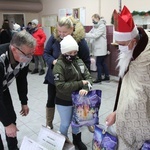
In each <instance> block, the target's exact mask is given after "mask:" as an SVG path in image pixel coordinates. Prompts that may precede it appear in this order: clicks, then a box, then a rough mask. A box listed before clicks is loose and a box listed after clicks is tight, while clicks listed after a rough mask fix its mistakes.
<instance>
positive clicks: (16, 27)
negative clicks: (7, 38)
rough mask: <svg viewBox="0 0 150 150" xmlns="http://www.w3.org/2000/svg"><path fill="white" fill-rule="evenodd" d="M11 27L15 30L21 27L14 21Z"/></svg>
mask: <svg viewBox="0 0 150 150" xmlns="http://www.w3.org/2000/svg"><path fill="white" fill-rule="evenodd" d="M13 29H14V30H15V31H18V30H20V29H21V27H20V25H19V24H17V23H15V24H13Z"/></svg>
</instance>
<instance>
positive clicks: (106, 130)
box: [92, 125, 118, 150]
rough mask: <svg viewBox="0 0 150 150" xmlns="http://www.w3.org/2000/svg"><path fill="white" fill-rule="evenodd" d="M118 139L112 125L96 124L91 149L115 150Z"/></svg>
mask: <svg viewBox="0 0 150 150" xmlns="http://www.w3.org/2000/svg"><path fill="white" fill-rule="evenodd" d="M117 146H118V139H117V136H116V133H115V131H114V128H113V126H110V127H107V126H104V125H96V126H95V130H94V137H93V143H92V150H117Z"/></svg>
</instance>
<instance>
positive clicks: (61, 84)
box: [53, 63, 83, 95]
mask: <svg viewBox="0 0 150 150" xmlns="http://www.w3.org/2000/svg"><path fill="white" fill-rule="evenodd" d="M64 69H65V68H63V67H62V66H61V65H60V64H59V63H56V64H55V66H54V68H53V74H54V81H55V85H56V89H57V90H58V92H59V93H62V94H63V95H65V94H66V95H67V94H68V93H72V92H73V91H76V90H79V89H81V88H82V87H83V83H82V80H80V81H69V82H66V81H65V73H64ZM62 89H63V90H62Z"/></svg>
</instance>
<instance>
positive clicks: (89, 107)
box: [71, 90, 101, 127]
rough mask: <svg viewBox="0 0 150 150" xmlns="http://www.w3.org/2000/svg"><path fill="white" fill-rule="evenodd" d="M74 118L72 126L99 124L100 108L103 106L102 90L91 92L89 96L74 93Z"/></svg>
mask: <svg viewBox="0 0 150 150" xmlns="http://www.w3.org/2000/svg"><path fill="white" fill-rule="evenodd" d="M72 101H73V107H74V111H73V118H72V122H71V124H72V126H75V127H80V126H92V125H95V124H99V117H98V116H99V115H98V112H99V108H100V104H101V90H92V91H89V92H88V94H87V95H85V96H80V95H79V92H78V91H76V92H73V94H72Z"/></svg>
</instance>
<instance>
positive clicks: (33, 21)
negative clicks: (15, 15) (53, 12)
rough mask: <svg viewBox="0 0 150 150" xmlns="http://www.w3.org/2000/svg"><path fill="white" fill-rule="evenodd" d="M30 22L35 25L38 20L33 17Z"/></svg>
mask: <svg viewBox="0 0 150 150" xmlns="http://www.w3.org/2000/svg"><path fill="white" fill-rule="evenodd" d="M31 22H32V23H34V24H35V25H38V23H39V21H38V20H37V19H33V20H32V21H31Z"/></svg>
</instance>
